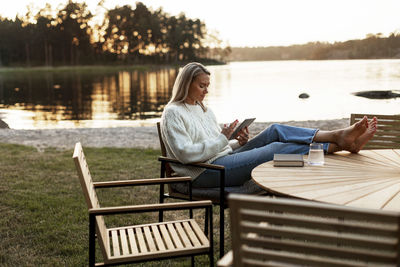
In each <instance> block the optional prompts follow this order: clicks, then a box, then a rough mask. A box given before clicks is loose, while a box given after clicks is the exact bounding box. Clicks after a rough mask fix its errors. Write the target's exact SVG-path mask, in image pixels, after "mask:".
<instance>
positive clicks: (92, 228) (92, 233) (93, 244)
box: [89, 214, 96, 266]
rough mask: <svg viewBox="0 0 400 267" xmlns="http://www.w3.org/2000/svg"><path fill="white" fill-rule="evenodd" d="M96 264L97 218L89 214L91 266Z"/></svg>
mask: <svg viewBox="0 0 400 267" xmlns="http://www.w3.org/2000/svg"><path fill="white" fill-rule="evenodd" d="M95 263H96V217H95V216H94V215H92V214H89V266H95Z"/></svg>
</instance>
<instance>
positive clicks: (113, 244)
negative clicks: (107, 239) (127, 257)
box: [111, 231, 121, 256]
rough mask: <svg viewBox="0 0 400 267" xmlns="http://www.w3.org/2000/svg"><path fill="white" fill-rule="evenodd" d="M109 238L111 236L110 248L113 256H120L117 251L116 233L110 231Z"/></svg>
mask: <svg viewBox="0 0 400 267" xmlns="http://www.w3.org/2000/svg"><path fill="white" fill-rule="evenodd" d="M111 236H112V248H113V252H114V256H120V255H121V253H120V251H119V240H118V232H117V231H111Z"/></svg>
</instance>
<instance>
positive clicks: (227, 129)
mask: <svg viewBox="0 0 400 267" xmlns="http://www.w3.org/2000/svg"><path fill="white" fill-rule="evenodd" d="M238 122H239V121H238V120H235V121H234V122H232V123H231V124H229V126H227V125H226V124H224V128H222V131H221V133H222V134H223V135H225V136H226V138H227V139H228V140H229V137H231V135H232V133H233V130H234V129H235V127H236V125H237V124H238Z"/></svg>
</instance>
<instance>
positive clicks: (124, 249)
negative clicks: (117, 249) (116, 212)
mask: <svg viewBox="0 0 400 267" xmlns="http://www.w3.org/2000/svg"><path fill="white" fill-rule="evenodd" d="M119 236H120V238H121V247H122V255H128V254H130V252H129V247H128V240H127V238H126V232H125V229H123V230H120V231H119Z"/></svg>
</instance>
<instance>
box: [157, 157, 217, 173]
mask: <svg viewBox="0 0 400 267" xmlns="http://www.w3.org/2000/svg"><path fill="white" fill-rule="evenodd" d="M158 160H159V161H165V162H169V163H174V164H181V165H187V166H193V167H200V168H206V169H211V170H223V169H225V166H222V165H216V164H209V163H202V162H198V163H196V162H194V163H186V164H185V163H182V162H180V161H179V160H177V159H173V158H168V157H164V156H159V157H158Z"/></svg>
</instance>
